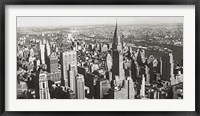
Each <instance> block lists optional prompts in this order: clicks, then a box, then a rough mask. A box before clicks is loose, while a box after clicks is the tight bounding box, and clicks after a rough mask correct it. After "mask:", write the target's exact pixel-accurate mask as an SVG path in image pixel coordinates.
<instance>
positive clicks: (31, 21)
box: [17, 17, 183, 27]
mask: <svg viewBox="0 0 200 116" xmlns="http://www.w3.org/2000/svg"><path fill="white" fill-rule="evenodd" d="M116 18H117V22H118V24H119V25H120V24H121V25H126V24H159V23H183V17H17V27H26V26H28V27H30V26H42V27H43V26H78V25H102V24H110V25H114V24H115V23H116Z"/></svg>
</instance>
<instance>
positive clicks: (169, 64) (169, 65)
mask: <svg viewBox="0 0 200 116" xmlns="http://www.w3.org/2000/svg"><path fill="white" fill-rule="evenodd" d="M161 78H162V79H163V80H166V81H170V78H174V63H173V55H172V53H169V54H168V53H164V55H163V57H162V77H161Z"/></svg>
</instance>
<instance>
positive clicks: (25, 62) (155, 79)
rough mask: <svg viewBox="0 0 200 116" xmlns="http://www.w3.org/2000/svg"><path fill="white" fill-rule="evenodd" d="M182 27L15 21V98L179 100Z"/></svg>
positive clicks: (156, 21) (171, 23) (119, 20)
mask: <svg viewBox="0 0 200 116" xmlns="http://www.w3.org/2000/svg"><path fill="white" fill-rule="evenodd" d="M183 23H184V17H183V16H18V17H16V37H17V38H12V39H16V40H17V41H16V47H17V50H16V59H17V62H16V64H17V67H16V72H17V74H16V75H17V76H16V77H15V79H16V80H17V83H16V86H17V91H16V94H17V98H16V99H84V100H86V99H180V100H183V99H184V96H183V93H184V89H183V83H184V82H183V80H184V74H183V73H184V72H183V37H184V36H183V35H184V33H183V32H184V31H183V30H184V29H183V27H184V26H183ZM187 39H189V38H187Z"/></svg>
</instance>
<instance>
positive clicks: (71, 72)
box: [61, 50, 78, 91]
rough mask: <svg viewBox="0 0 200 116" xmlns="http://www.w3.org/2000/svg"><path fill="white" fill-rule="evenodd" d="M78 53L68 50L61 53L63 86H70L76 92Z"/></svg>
mask: <svg viewBox="0 0 200 116" xmlns="http://www.w3.org/2000/svg"><path fill="white" fill-rule="evenodd" d="M77 72H78V71H77V53H76V51H73V50H68V51H65V52H63V53H61V76H62V79H61V85H63V86H68V87H70V88H71V90H72V91H75V76H76V75H77V74H78V73H77Z"/></svg>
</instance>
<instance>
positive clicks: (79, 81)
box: [76, 74, 85, 99]
mask: <svg viewBox="0 0 200 116" xmlns="http://www.w3.org/2000/svg"><path fill="white" fill-rule="evenodd" d="M84 86H85V83H84V77H83V75H80V74H78V75H76V97H77V99H84V98H85V89H84Z"/></svg>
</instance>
